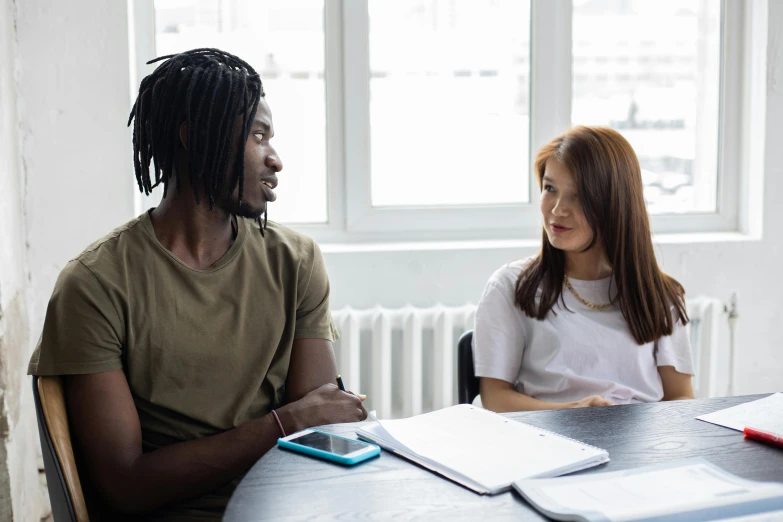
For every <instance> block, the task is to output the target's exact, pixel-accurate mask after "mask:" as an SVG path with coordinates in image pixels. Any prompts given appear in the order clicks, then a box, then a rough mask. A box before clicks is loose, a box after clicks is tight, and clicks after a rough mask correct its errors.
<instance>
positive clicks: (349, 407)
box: [277, 383, 367, 433]
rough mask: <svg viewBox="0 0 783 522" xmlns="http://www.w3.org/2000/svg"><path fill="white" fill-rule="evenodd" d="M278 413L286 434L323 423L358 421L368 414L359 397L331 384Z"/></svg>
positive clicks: (292, 403)
mask: <svg viewBox="0 0 783 522" xmlns="http://www.w3.org/2000/svg"><path fill="white" fill-rule="evenodd" d="M277 413H278V414H279V415H280V417H281V419H282V422H283V425H285V427H286V433H294V432H297V431H300V430H303V429H305V428H310V427H313V426H321V425H324V424H337V423H341V422H358V421H362V420H364V419H366V418H367V411H366V410H365V409H364V406H362V399H361V398H360V397H359V396H357V395H354V394H353V393H349V392H344V391H340V389H339V388H338V387H337V386H336V385H334V384H331V383H329V384H324V385H323V386H321V387H320V388H316V389H315V390H313V391H311V392H310V393H308V394H307V395H305V396H304V397H302V398H301V399H299V400H298V401H294V402H291V403H289V404H287V405H285V406H283V407H282V408H280V409H278V410H277Z"/></svg>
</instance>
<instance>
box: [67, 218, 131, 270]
mask: <svg viewBox="0 0 783 522" xmlns="http://www.w3.org/2000/svg"><path fill="white" fill-rule="evenodd" d="M143 234H144V231H143V227H142V224H141V219H140V218H138V217H136V218H133V219H131V220H130V221H128V222H127V223H125V224H123V225H120V226H118V227H117V228H115V229H114V230H112V231H111V232H109V233H108V234H106V235H105V236H103V237H101V238H100V239H98V240H96V241H93V242H92V243H91V244H90V245H89V246H88V247H87V248H85V249H84V250H83V251H82V253H81V254H79V255H78V256H76V257H75V258H74V259H73V260H72V261H79V262H80V263H81V264H83V265H84V266H86V267H87V268H89V269H94V268H96V267H99V266H100V265H102V264H103V263H105V262H107V261H110V260H115V259H117V258H118V257H120V256H121V255H122V251H123V250H127V249H128V248H129V247H132V246H133V245H135V244H138V243H139V241H141V240H142V235H143Z"/></svg>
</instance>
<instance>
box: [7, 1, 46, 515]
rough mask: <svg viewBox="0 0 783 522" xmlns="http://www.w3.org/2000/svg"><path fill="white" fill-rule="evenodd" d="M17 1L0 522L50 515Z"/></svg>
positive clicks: (10, 88)
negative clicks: (38, 392) (37, 382)
mask: <svg viewBox="0 0 783 522" xmlns="http://www.w3.org/2000/svg"><path fill="white" fill-rule="evenodd" d="M14 18H15V11H14V3H13V2H12V1H11V0H0V520H9V521H10V520H21V521H26V520H39V519H40V518H41V517H42V516H43V515H45V514H46V512H47V511H48V507H47V506H48V503H47V501H46V499H45V498H44V496H43V492H42V489H41V485H40V479H39V473H38V446H37V444H38V442H37V437H38V435H37V431H36V426H35V410H34V405H33V400H32V389H31V387H30V380H29V378H27V377H26V376H25V373H26V363H27V359H28V357H29V354H30V340H29V335H28V304H27V295H28V294H27V291H26V289H27V271H26V267H25V257H26V256H25V227H24V210H23V205H22V201H23V198H22V194H23V193H22V191H23V186H24V183H23V177H22V170H21V162H20V157H19V134H18V132H17V128H18V112H17V88H16V67H17V64H18V62H17V59H16V50H17V49H16V31H15V29H14Z"/></svg>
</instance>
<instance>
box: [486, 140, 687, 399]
mask: <svg viewBox="0 0 783 522" xmlns="http://www.w3.org/2000/svg"><path fill="white" fill-rule="evenodd" d="M535 173H536V175H537V177H538V183H539V187H540V188H541V215H542V217H543V229H544V230H543V242H542V247H541V251H540V252H539V253H538V255H536V256H534V257H532V258H528V259H522V260H518V261H514V262H511V263H509V264H507V265H505V266H503V267H501V268H500V269H499V270H497V271H496V272H495V273H494V274H493V275H492V277H491V278H490V279H489V282H488V283H487V286H486V288H485V290H484V294H483V296H482V297H481V300H480V302H479V307H478V312H477V313H476V325H475V331H474V334H473V354H474V355H473V356H474V366H475V372H476V376H477V377H480V378H481V381H480V382H481V387H480V390H481V401H482V404H483V405H484V407H486V408H489V409H491V410H495V411H499V412H505V411H522V410H547V409H561V408H574V407H586V406H607V405H612V404H628V403H634V402H653V401H659V400H675V399H690V398H693V388H692V386H691V376H692V375H693V361H692V356H691V351H690V343H689V341H688V336H687V333H686V329H685V324H687V322H688V315H687V313H686V310H685V300H684V296H685V292H684V290H683V288H682V286H681V285H680V284H679V283H678V282H677V281H675V280H674V279H673V278H671V277H669V276H668V275H666V274H665V273H663V272H662V271H661V269H660V268H659V267H658V263H657V261H656V259H655V252H654V250H653V245H652V239H651V233H650V221H649V218H648V216H647V210H646V207H645V203H644V196H643V193H642V176H641V170H640V167H639V160H638V159H637V157H636V154H635V153H634V151H633V149H632V148H631V145H630V144H629V143H628V142H627V141H626V140H625V138H623V137H622V136H621V135H620V134H619V133H617V132H616V131H614V130H612V129H608V128H600V127H577V128H574V129H572V130H570V131H568V132H566V133H565V134H563V135H561V136H559V137H557V138H555V139H554V140H552V142H550V143H549V144H548V145H546V146H545V147H543V148H542V149H541V151H540V152H539V153H538V156H537V157H536V161H535Z"/></svg>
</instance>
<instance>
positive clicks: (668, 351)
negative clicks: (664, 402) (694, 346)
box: [655, 318, 695, 375]
mask: <svg viewBox="0 0 783 522" xmlns="http://www.w3.org/2000/svg"><path fill="white" fill-rule="evenodd" d="M655 363H656V365H657V366H674V369H675V370H677V371H678V372H680V373H687V374H688V375H695V372H694V371H693V353H692V352H691V341H690V338H689V336H688V328H687V327H686V326H685V325H683V324H682V322H680V321H679V320H678V319H676V318H675V323H674V328H673V329H672V334H671V335H667V336H666V337H661V338H660V339H658V341H656V350H655Z"/></svg>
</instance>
